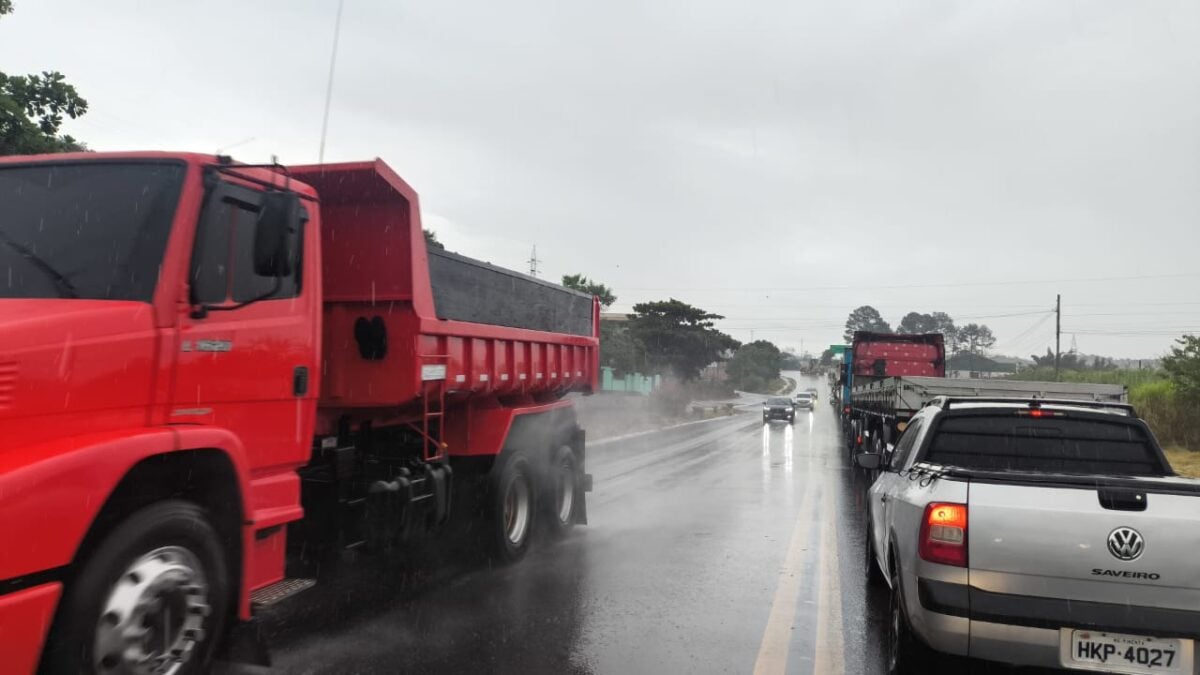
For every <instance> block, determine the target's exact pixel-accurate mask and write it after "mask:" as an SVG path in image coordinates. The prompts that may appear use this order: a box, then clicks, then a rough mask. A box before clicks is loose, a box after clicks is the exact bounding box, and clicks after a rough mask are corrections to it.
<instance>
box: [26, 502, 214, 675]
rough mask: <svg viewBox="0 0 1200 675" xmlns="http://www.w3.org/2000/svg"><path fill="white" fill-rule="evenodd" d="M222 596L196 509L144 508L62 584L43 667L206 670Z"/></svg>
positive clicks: (176, 505)
mask: <svg viewBox="0 0 1200 675" xmlns="http://www.w3.org/2000/svg"><path fill="white" fill-rule="evenodd" d="M229 595H230V594H229V586H228V575H227V569H226V557H225V554H224V552H223V551H222V549H221V544H220V539H219V538H218V536H217V532H216V530H214V529H213V527H212V525H211V524H209V521H208V518H207V515H206V514H205V512H204V510H203V509H201V508H200V507H198V506H196V505H195V504H192V503H190V502H185V501H177V500H172V501H166V502H160V503H158V504H154V505H151V506H148V507H146V508H144V509H142V510H141V511H138V512H136V513H134V514H133V515H132V516H130V517H129V518H127V519H126V520H125V521H124V522H123V523H121V524H120V525H118V526H117V528H116V529H114V530H113V531H112V532H111V533H109V534H108V536H106V537H105V538H104V539H103V541H101V543H100V544H99V546H98V547H97V548H95V549H93V550H92V552H91V553H90V554H89V555H88V556H87V558H86V560H85V561H84V564H83V567H82V568H81V569H80V571H79V574H78V576H76V577H75V579H74V580H73V581H72V582H71V583H70V584H69V585H68V586H67V589H66V593H65V595H64V597H63V602H62V604H61V605H60V606H59V610H58V618H57V621H56V623H55V625H54V628H53V632H52V634H51V638H50V642H49V643H48V645H47V651H46V656H45V658H44V659H43V663H42V669H43V670H44V671H45V672H52V673H99V674H103V673H114V674H115V673H163V674H166V675H187V674H190V673H203V672H208V669H209V665H210V663H209V662H210V660H211V658H212V654H213V647H214V643H215V642H216V640H217V639H218V637H219V636H220V635H222V633H223V630H224V623H225V619H226V614H227V610H228V607H229V599H230V598H229Z"/></svg>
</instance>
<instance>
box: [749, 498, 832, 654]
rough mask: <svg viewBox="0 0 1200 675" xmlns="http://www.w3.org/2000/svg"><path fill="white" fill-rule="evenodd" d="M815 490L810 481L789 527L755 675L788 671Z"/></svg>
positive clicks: (759, 648)
mask: <svg viewBox="0 0 1200 675" xmlns="http://www.w3.org/2000/svg"><path fill="white" fill-rule="evenodd" d="M817 489H819V488H818V483H817V481H809V482H808V484H807V485H806V486H805V488H804V499H803V501H802V502H801V503H800V512H799V513H798V514H796V524H795V525H794V526H793V527H792V539H791V542H790V543H789V544H788V552H787V557H786V558H784V561H783V567H782V568H781V569H780V570H779V585H778V586H777V587H776V588H775V599H774V600H772V601H771V614H770V615H769V616H768V617H767V627H766V630H765V631H763V639H762V644H760V645H759V647H758V659H757V660H756V661H755V662H754V675H768V674H772V675H773V674H775V673H784V672H786V671H787V657H788V646H789V645H790V644H791V641H792V626H793V624H794V623H795V620H796V602H797V600H798V599H799V596H800V589H801V587H802V582H803V572H804V559H805V552H806V550H807V549H808V544H809V541H808V538H809V537H808V534H809V530H810V526H811V524H812V520H813V519H812V515H813V514H812V511H813V504H814V503H815V501H816V500H815V499H814V498H813V493H814V492H815V491H816V490H817Z"/></svg>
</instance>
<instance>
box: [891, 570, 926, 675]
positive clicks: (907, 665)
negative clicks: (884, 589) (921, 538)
mask: <svg viewBox="0 0 1200 675" xmlns="http://www.w3.org/2000/svg"><path fill="white" fill-rule="evenodd" d="M893 567H894V568H895V569H893V570H892V589H891V597H890V599H889V603H888V613H889V616H888V619H889V620H888V661H887V662H888V675H924V673H927V672H929V670H930V668H932V667H933V666H934V665H935V663H934V660H933V657H932V651H931V650H930V649H929V647H927V646H926V645H925V643H923V642H921V638H919V637H917V635H916V634H915V633H913V632H912V628H911V627H910V626H909V624H908V610H907V609H906V607H907V605H905V604H904V589H903V587H901V585H900V570H899V565H893Z"/></svg>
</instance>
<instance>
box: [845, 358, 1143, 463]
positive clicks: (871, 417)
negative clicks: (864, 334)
mask: <svg viewBox="0 0 1200 675" xmlns="http://www.w3.org/2000/svg"><path fill="white" fill-rule="evenodd" d="M940 396H951V397H954V398H964V397H981V398H991V399H995V398H1001V399H1006V398H1012V399H1023V400H1026V401H1028V400H1033V399H1053V400H1067V401H1085V402H1093V403H1099V404H1120V403H1124V402H1125V401H1126V398H1127V396H1126V390H1125V387H1124V386H1122V385H1119V384H1086V383H1078V382H1036V381H1028V382H1026V381H1021V380H997V379H990V378H949V377H887V378H882V379H875V380H870V381H867V382H860V383H859V384H858V385H857V386H856V387H854V388H853V390H852V391H851V393H850V401H849V404H848V407H849V408H850V417H851V420H852V422H851V424H852V431H853V433H855V434H856V435H858V436H860V437H861V439H862V440H860V441H857V444H856V447H857V448H861V449H862V450H864V451H867V452H876V453H877V452H886V451H888V450H889V449H890V447H891V446H892V445H894V444H895V441H896V439H898V438H899V437H900V433H901V432H902V431H904V429H905V427H906V426H907V425H908V422H909V420H911V419H912V417H913V416H914V415H916V414H917V413H918V412H920V411H921V409H922V408H924V407H925V406H927V405H929V404H931V403H933V402H934V401H935V400H936V399H937V398H938V397H940Z"/></svg>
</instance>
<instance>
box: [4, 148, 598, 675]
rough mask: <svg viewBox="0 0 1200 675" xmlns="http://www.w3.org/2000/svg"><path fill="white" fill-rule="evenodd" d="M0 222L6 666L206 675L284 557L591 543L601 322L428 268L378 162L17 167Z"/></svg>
mask: <svg viewBox="0 0 1200 675" xmlns="http://www.w3.org/2000/svg"><path fill="white" fill-rule="evenodd" d="M0 213H3V214H4V216H3V219H0V268H2V269H5V270H6V272H5V279H4V283H0V427H2V428H3V430H4V440H5V443H4V448H3V450H2V451H0V541H2V542H4V545H3V546H0V664H3V670H4V672H6V673H29V672H33V671H35V670H36V669H38V668H39V667H40V668H41V669H42V670H43V671H44V672H55V673H57V672H71V673H80V672H96V673H127V672H137V673H164V674H172V675H176V674H186V673H198V672H206V671H207V669H208V668H209V665H210V664H211V662H212V660H213V658H214V655H216V654H217V652H218V650H219V648H221V646H222V644H223V643H224V644H232V643H233V642H235V640H233V639H229V638H230V634H231V632H234V633H236V630H235V629H237V628H240V627H244V626H246V625H247V624H248V622H250V621H251V620H252V618H253V616H254V613H255V609H256V607H257V606H259V605H262V604H266V603H269V602H272V601H275V600H277V599H279V598H281V597H284V596H287V595H288V594H290V593H293V592H295V591H296V590H298V589H301V588H304V587H306V586H308V585H311V583H312V581H311V580H307V579H302V578H298V577H296V576H294V575H293V574H292V572H291V570H290V569H289V565H290V563H292V562H294V557H292V556H289V551H295V550H296V548H297V546H296V544H297V543H299V542H301V541H303V542H307V543H310V544H312V545H315V546H325V547H329V548H333V549H338V550H341V549H344V548H357V549H361V550H381V549H389V548H394V547H403V546H418V545H420V542H421V541H424V540H426V539H427V538H429V537H435V536H437V535H439V534H440V533H442V532H445V531H447V530H448V529H451V528H452V526H453V525H454V524H455V523H462V522H464V521H465V522H469V523H470V526H471V528H472V530H471V531H472V532H475V533H477V534H476V536H477V537H479V538H480V539H482V540H484V543H486V544H487V546H488V547H489V549H490V551H491V553H492V555H493V556H494V557H496V558H499V559H501V560H506V561H511V560H515V559H517V558H519V557H521V555H522V554H523V553H524V552H525V551H526V549H527V548H528V546H529V542H530V535H531V532H533V530H534V527H535V525H536V526H539V529H548V530H550V531H551V532H555V533H562V532H563V531H565V530H566V529H568V528H570V527H571V526H573V525H575V524H578V523H584V522H586V508H585V502H584V499H585V493H586V492H587V491H588V490H590V483H591V481H590V476H588V474H587V473H586V472H585V463H584V460H585V447H584V432H583V430H582V429H581V428H580V427H579V425H578V424H577V423H576V420H575V414H574V410H573V408H572V403H571V399H570V398H567V397H566V394H568V393H570V392H583V393H590V392H591V391H592V390H594V389H597V388H598V383H597V375H598V368H597V358H598V346H599V339H598V325H599V320H598V313H599V305H598V304H597V302H596V300H595V299H594V298H592V297H590V296H587V295H583V294H580V293H576V292H574V291H571V290H568V289H565V288H562V287H560V286H556V285H553V284H548V283H545V282H543V281H540V280H537V279H534V278H531V277H526V276H524V275H521V274H517V273H515V272H510V271H508V270H504V269H501V268H498V267H494V266H492V265H489V264H486V263H483V262H480V261H477V260H472V259H469V258H465V257H463V256H458V255H456V254H452V253H448V252H444V251H436V250H431V249H428V248H427V247H426V244H425V238H424V235H423V230H422V227H421V215H420V210H419V207H418V199H417V194H416V192H415V191H414V190H413V189H412V188H411V187H410V186H409V185H408V184H407V183H405V182H404V181H403V180H402V179H401V178H400V177H399V176H398V175H397V174H396V173H395V172H393V171H392V169H391V168H389V167H388V166H387V165H386V164H384V163H383V162H382V161H379V160H375V161H366V162H358V163H348V164H328V165H320V166H292V167H284V166H278V165H270V166H248V165H242V164H237V163H234V162H232V161H231V160H230V159H229V158H227V157H220V156H206V155H197V154H174V153H157V152H151V153H80V154H65V155H54V156H27V157H9V158H4V159H3V160H0ZM464 504H465V506H463V505H464ZM289 544H291V546H289ZM302 598H303V596H299V597H297V598H296V601H297V602H299V601H301V600H302Z"/></svg>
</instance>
